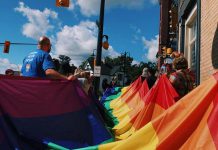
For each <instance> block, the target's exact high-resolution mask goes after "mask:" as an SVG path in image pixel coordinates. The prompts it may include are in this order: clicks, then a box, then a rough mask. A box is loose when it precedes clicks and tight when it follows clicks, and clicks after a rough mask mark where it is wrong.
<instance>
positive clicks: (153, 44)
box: [142, 35, 159, 62]
mask: <svg viewBox="0 0 218 150" xmlns="http://www.w3.org/2000/svg"><path fill="white" fill-rule="evenodd" d="M142 41H143V44H144V47H145V49H148V53H147V54H146V56H147V59H148V60H149V61H152V62H154V61H156V54H157V51H158V43H159V35H156V36H155V38H154V39H151V40H150V41H149V40H146V39H145V37H142Z"/></svg>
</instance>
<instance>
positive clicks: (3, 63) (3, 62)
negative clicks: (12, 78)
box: [0, 58, 21, 74]
mask: <svg viewBox="0 0 218 150" xmlns="http://www.w3.org/2000/svg"><path fill="white" fill-rule="evenodd" d="M7 69H12V70H14V71H19V70H20V69H21V65H20V64H18V65H15V64H12V63H10V61H9V60H8V59H6V58H0V74H5V70H7Z"/></svg>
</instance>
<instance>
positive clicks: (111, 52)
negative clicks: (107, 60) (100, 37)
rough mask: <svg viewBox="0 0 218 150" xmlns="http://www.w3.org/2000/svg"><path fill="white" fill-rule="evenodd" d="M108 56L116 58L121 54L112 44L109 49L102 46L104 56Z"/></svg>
mask: <svg viewBox="0 0 218 150" xmlns="http://www.w3.org/2000/svg"><path fill="white" fill-rule="evenodd" d="M106 56H108V57H111V58H115V57H118V56H120V53H118V52H117V51H115V50H114V49H113V47H112V46H109V48H108V50H105V49H103V48H102V57H106Z"/></svg>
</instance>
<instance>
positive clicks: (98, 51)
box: [94, 0, 105, 96]
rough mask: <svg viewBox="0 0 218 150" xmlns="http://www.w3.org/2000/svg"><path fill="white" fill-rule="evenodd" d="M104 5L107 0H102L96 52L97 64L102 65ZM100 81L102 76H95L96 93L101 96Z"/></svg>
mask: <svg viewBox="0 0 218 150" xmlns="http://www.w3.org/2000/svg"><path fill="white" fill-rule="evenodd" d="M104 5H105V0H101V6H100V15H99V26H98V43H97V53H96V66H101V52H102V38H103V27H104ZM99 83H100V77H95V82H94V85H95V86H94V87H95V94H96V96H99V94H98V91H99Z"/></svg>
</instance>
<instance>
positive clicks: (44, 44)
mask: <svg viewBox="0 0 218 150" xmlns="http://www.w3.org/2000/svg"><path fill="white" fill-rule="evenodd" d="M38 48H39V49H41V50H44V51H46V52H48V53H49V52H50V50H51V43H50V40H49V38H48V37H46V36H42V37H40V38H39V41H38Z"/></svg>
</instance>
